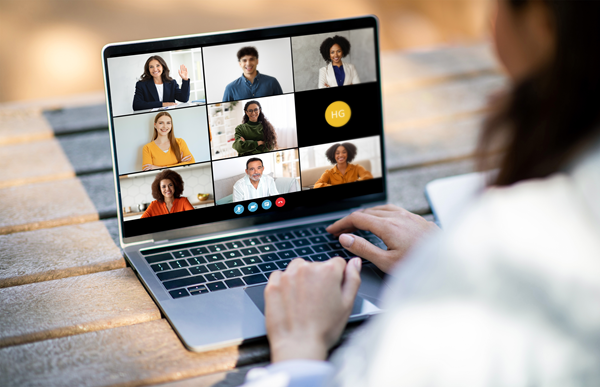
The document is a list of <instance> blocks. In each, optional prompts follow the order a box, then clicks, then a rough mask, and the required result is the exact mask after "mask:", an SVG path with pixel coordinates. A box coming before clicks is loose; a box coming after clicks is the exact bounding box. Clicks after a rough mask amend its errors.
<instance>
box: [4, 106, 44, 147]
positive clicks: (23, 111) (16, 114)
mask: <svg viewBox="0 0 600 387" xmlns="http://www.w3.org/2000/svg"><path fill="white" fill-rule="evenodd" d="M53 135H54V133H53V132H52V128H51V127H50V125H49V124H48V121H46V119H45V118H44V117H43V116H42V113H41V110H40V109H36V108H20V109H14V108H3V109H0V145H10V144H17V143H20V142H28V141H39V140H46V139H49V138H52V137H53Z"/></svg>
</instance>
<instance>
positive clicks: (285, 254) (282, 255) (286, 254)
mask: <svg viewBox="0 0 600 387" xmlns="http://www.w3.org/2000/svg"><path fill="white" fill-rule="evenodd" d="M277 255H279V258H281V259H286V258H296V257H297V256H298V254H296V252H295V251H294V250H286V251H280V252H278V253H277Z"/></svg>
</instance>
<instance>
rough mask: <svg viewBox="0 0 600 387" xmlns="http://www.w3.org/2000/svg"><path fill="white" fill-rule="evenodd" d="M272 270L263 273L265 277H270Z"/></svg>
mask: <svg viewBox="0 0 600 387" xmlns="http://www.w3.org/2000/svg"><path fill="white" fill-rule="evenodd" d="M271 273H272V271H267V272H264V273H262V274H263V275H264V276H265V277H267V279H269V277H270V276H271Z"/></svg>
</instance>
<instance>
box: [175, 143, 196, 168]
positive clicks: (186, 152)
mask: <svg viewBox="0 0 600 387" xmlns="http://www.w3.org/2000/svg"><path fill="white" fill-rule="evenodd" d="M177 142H178V143H179V150H180V151H181V163H180V164H179V165H181V164H193V163H195V162H196V159H194V156H193V155H192V152H190V149H189V148H188V146H187V144H186V142H185V141H184V140H183V138H178V139H177Z"/></svg>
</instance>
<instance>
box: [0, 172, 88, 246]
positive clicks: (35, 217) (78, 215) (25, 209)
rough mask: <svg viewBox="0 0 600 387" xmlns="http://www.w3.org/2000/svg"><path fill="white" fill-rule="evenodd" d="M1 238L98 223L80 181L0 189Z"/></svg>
mask: <svg viewBox="0 0 600 387" xmlns="http://www.w3.org/2000/svg"><path fill="white" fill-rule="evenodd" d="M0 197H2V200H1V201H0V213H2V218H0V235H2V234H9V233H14V232H21V231H30V230H37V229H40V228H47V227H57V226H64V225H67V224H75V223H84V222H92V221H95V220H98V213H97V212H96V209H95V207H94V204H93V203H92V201H91V200H90V198H89V197H88V195H87V193H86V192H85V189H84V188H83V185H82V184H81V183H80V182H79V180H77V179H66V180H58V181H52V182H45V183H35V184H30V185H26V186H18V187H9V188H3V189H0Z"/></svg>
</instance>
